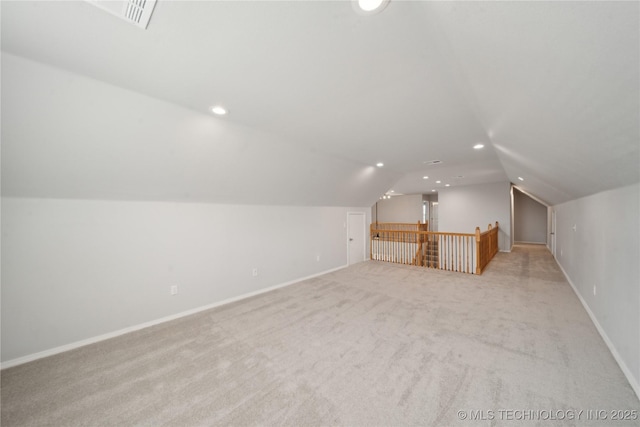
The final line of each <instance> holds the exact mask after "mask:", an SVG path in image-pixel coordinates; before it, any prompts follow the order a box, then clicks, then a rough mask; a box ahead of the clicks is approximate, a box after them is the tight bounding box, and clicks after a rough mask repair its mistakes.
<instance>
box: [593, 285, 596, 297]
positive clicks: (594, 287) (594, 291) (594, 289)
mask: <svg viewBox="0 0 640 427" xmlns="http://www.w3.org/2000/svg"><path fill="white" fill-rule="evenodd" d="M593 295H594V296H595V295H596V285H593Z"/></svg>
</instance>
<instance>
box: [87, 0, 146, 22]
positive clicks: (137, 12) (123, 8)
mask: <svg viewBox="0 0 640 427" xmlns="http://www.w3.org/2000/svg"><path fill="white" fill-rule="evenodd" d="M85 1H86V2H88V3H91V4H92V5H94V6H97V7H99V8H100V9H102V10H105V11H107V12H109V13H110V14H112V15H115V16H117V17H118V18H120V19H124V20H125V21H127V22H129V23H130V24H133V25H135V26H137V27H140V28H143V29H146V28H147V25H149V19H151V13H152V12H153V8H154V7H155V5H156V0H85Z"/></svg>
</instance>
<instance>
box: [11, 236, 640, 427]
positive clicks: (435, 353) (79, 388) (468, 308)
mask: <svg viewBox="0 0 640 427" xmlns="http://www.w3.org/2000/svg"><path fill="white" fill-rule="evenodd" d="M1 379H2V384H1V386H2V387H1V389H2V416H1V420H2V426H4V427H9V426H45V425H50V426H80V425H88V426H94V425H95V426H128V425H140V426H164V425H166V426H196V425H209V426H214V425H234V426H253V425H265V426H277V425H287V426H331V425H340V426H409V425H411V426H413V425H416V426H418V425H421V426H452V425H467V426H470V425H478V424H480V425H506V426H509V425H542V426H552V425H563V426H570V425H599V426H602V425H616V426H623V425H636V426H637V425H639V424H640V422H638V421H637V419H636V421H612V420H611V417H612V416H613V415H612V414H614V413H613V412H611V411H617V410H621V411H625V410H626V411H634V410H635V411H640V402H639V401H638V398H637V397H636V395H635V394H634V392H633V390H632V389H631V387H630V385H629V383H628V382H627V380H626V379H625V377H624V375H623V374H622V372H621V370H620V368H619V367H618V365H617V364H616V362H615V360H614V358H613V357H612V355H611V353H610V352H609V350H608V349H607V347H606V346H605V344H604V342H603V340H602V338H601V337H600V336H599V335H598V332H597V331H596V329H595V327H594V325H593V324H592V322H591V320H590V319H589V317H588V315H587V313H586V312H585V311H584V309H583V307H582V306H581V304H580V302H579V300H578V298H577V297H576V296H575V294H574V293H573V290H572V289H571V287H570V286H569V284H568V283H567V281H566V280H565V278H564V276H563V275H562V273H561V271H560V270H559V268H558V266H557V264H556V263H555V261H554V259H553V257H552V256H551V254H550V253H549V251H548V250H547V249H546V248H545V247H543V246H534V245H523V246H516V247H515V248H514V250H513V251H512V252H511V253H498V254H497V255H496V257H495V258H494V260H493V261H492V262H491V264H490V265H489V267H488V269H487V270H486V271H485V273H484V274H483V275H481V276H475V275H466V274H460V273H450V272H443V271H436V270H428V269H423V268H420V267H412V266H401V265H394V264H388V263H383V262H374V261H370V262H364V263H360V264H356V265H354V266H351V267H349V268H346V269H343V270H340V271H336V272H334V273H331V274H327V275H324V276H321V277H317V278H314V279H310V280H306V281H303V282H300V283H297V284H295V285H292V286H288V287H286V288H282V289H279V290H276V291H272V292H269V293H266V294H263V295H260V296H257V297H253V298H250V299H246V300H242V301H239V302H236V303H232V304H228V305H226V306H222V307H219V308H215V309H212V310H208V311H205V312H201V313H199V314H196V315H193V316H189V317H186V318H182V319H179V320H175V321H171V322H167V323H164V324H161V325H157V326H154V327H151V328H147V329H144V330H141V331H137V332H134V333H130V334H127V335H123V336H120V337H117V338H114V339H110V340H107V341H103V342H100V343H97V344H93V345H90V346H86V347H83V348H80V349H76V350H73V351H69V352H66V353H63V354H59V355H55V356H51V357H48V358H45V359H41V360H38V361H35V362H31V363H27V364H24V365H21V366H17V367H14V368H10V369H6V370H4V371H2V377H1ZM579 411H583V412H581V413H580V412H579ZM588 411H591V412H588ZM594 411H600V412H594ZM602 411H606V413H603V412H602ZM629 413H631V412H629ZM604 415H607V416H608V417H607V419H599V420H598V419H596V418H602V417H603V416H604Z"/></svg>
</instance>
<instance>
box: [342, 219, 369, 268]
mask: <svg viewBox="0 0 640 427" xmlns="http://www.w3.org/2000/svg"><path fill="white" fill-rule="evenodd" d="M365 219H366V218H365V214H364V213H363V212H348V213H347V264H348V265H351V264H356V263H358V262H362V261H364V260H365V257H364V253H365V251H364V248H365V238H366V234H367V233H366V231H365V225H366V221H365Z"/></svg>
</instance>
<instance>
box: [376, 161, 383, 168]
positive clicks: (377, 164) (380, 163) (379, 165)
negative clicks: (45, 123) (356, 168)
mask: <svg viewBox="0 0 640 427" xmlns="http://www.w3.org/2000/svg"><path fill="white" fill-rule="evenodd" d="M376 166H377V167H379V168H381V167H383V166H384V163H382V162H379V163H376Z"/></svg>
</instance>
